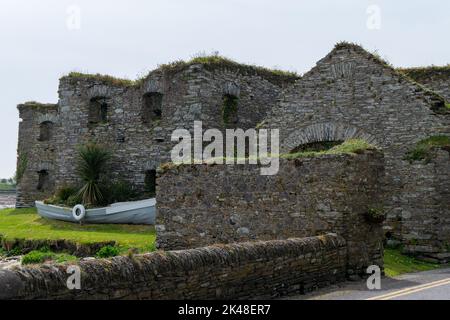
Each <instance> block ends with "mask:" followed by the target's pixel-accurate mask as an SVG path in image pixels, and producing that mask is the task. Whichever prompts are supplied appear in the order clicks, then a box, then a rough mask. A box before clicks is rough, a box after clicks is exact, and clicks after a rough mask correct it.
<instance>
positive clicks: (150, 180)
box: [144, 169, 156, 196]
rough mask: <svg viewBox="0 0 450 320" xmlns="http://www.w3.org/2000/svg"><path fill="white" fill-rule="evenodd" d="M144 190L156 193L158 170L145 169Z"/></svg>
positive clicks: (152, 193)
mask: <svg viewBox="0 0 450 320" xmlns="http://www.w3.org/2000/svg"><path fill="white" fill-rule="evenodd" d="M144 191H145V192H146V193H149V194H150V195H151V196H154V195H155V194H156V170H154V169H152V170H147V171H145V179H144Z"/></svg>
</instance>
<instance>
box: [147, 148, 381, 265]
mask: <svg viewBox="0 0 450 320" xmlns="http://www.w3.org/2000/svg"><path fill="white" fill-rule="evenodd" d="M383 181H384V166H383V155H382V154H381V153H379V152H377V151H366V152H365V153H363V154H359V155H349V154H343V155H324V156H320V157H313V158H301V159H295V160H281V163H280V170H279V172H278V174H276V175H273V176H261V175H260V172H259V166H257V165H253V166H252V165H213V164H211V165H179V166H174V167H172V168H168V169H166V170H164V171H161V172H160V175H159V177H158V180H157V182H158V189H157V203H158V206H157V221H156V223H157V225H156V229H157V245H158V246H159V248H161V249H165V250H173V249H186V248H196V247H200V246H204V245H210V244H214V243H232V242H240V241H249V240H272V239H287V238H291V237H295V238H298V237H308V236H315V235H320V234H325V233H327V232H334V233H337V234H338V235H340V236H342V237H343V238H344V239H346V241H347V244H348V250H349V252H351V254H349V258H348V264H349V266H348V271H349V273H351V274H361V273H364V272H365V268H366V267H367V266H369V265H371V264H378V265H379V264H381V263H382V250H383V244H382V241H383V233H382V225H381V223H371V222H368V221H367V220H366V217H365V215H366V214H367V212H368V211H370V209H376V208H380V207H381V208H382V207H383Z"/></svg>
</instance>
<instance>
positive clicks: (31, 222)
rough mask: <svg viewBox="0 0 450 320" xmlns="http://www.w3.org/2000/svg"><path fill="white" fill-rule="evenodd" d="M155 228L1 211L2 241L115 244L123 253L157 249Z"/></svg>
mask: <svg viewBox="0 0 450 320" xmlns="http://www.w3.org/2000/svg"><path fill="white" fill-rule="evenodd" d="M155 237H156V234H155V229H154V227H153V226H149V225H121V224H84V225H81V224H77V223H70V222H65V221H58V220H50V219H45V218H42V217H40V216H39V215H38V214H37V212H36V209H34V208H30V209H3V210H0V238H1V239H3V240H4V241H5V240H6V241H13V240H15V239H26V240H67V241H71V242H74V243H80V244H90V243H100V242H108V241H115V243H116V246H117V247H118V248H119V249H120V252H121V253H125V252H127V251H128V250H130V249H135V250H137V252H149V251H153V250H155Z"/></svg>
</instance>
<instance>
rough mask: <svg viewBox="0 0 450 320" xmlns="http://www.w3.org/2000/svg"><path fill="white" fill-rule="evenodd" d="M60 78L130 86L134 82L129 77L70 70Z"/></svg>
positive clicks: (134, 82)
mask: <svg viewBox="0 0 450 320" xmlns="http://www.w3.org/2000/svg"><path fill="white" fill-rule="evenodd" d="M61 79H71V80H75V81H76V80H96V81H100V82H103V83H107V84H111V85H114V86H123V87H131V86H133V85H135V84H136V81H134V80H130V79H122V78H116V77H113V76H110V75H106V74H100V73H95V74H89V73H82V72H75V71H73V72H70V73H69V74H67V75H65V76H63V77H61Z"/></svg>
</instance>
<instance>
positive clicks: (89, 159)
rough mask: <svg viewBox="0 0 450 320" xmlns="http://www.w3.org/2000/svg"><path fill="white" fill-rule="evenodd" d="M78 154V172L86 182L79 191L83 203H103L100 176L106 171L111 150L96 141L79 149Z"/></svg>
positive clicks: (87, 204)
mask: <svg viewBox="0 0 450 320" xmlns="http://www.w3.org/2000/svg"><path fill="white" fill-rule="evenodd" d="M78 156H79V160H78V166H77V173H78V175H79V176H80V178H81V180H83V182H84V185H83V186H82V187H81V189H80V191H79V192H78V195H79V197H80V198H81V201H82V203H83V204H84V205H86V206H89V205H92V206H95V205H98V204H101V203H103V202H104V197H103V192H102V190H101V188H100V178H101V176H102V174H104V173H105V170H106V165H107V162H108V160H109V159H110V154H109V152H108V151H107V150H106V149H104V148H103V147H101V146H99V145H97V144H95V143H89V144H87V145H85V146H83V147H81V148H80V149H79V151H78Z"/></svg>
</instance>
